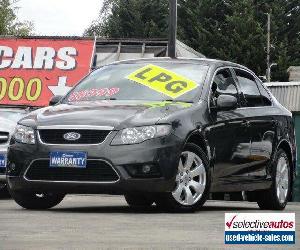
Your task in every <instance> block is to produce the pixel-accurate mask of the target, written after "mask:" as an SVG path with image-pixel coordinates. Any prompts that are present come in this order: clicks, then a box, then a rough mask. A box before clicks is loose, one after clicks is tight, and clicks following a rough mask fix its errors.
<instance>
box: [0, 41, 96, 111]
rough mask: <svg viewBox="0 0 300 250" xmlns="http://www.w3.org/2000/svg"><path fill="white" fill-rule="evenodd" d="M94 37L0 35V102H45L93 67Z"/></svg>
mask: <svg viewBox="0 0 300 250" xmlns="http://www.w3.org/2000/svg"><path fill="white" fill-rule="evenodd" d="M93 48H94V41H93V40H62V39H6V38H3V39H2V38H0V104H10V105H31V106H46V105H48V103H49V100H50V99H51V97H52V96H54V95H64V94H66V92H67V91H68V90H69V89H70V88H71V87H72V86H74V85H75V84H76V83H77V82H78V81H79V80H80V79H82V78H83V77H84V76H85V75H86V74H87V73H89V71H90V66H91V61H92V56H93Z"/></svg>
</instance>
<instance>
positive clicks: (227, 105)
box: [217, 95, 238, 111]
mask: <svg viewBox="0 0 300 250" xmlns="http://www.w3.org/2000/svg"><path fill="white" fill-rule="evenodd" d="M237 104H238V102H237V99H236V97H234V96H232V95H220V96H219V97H218V99H217V109H218V110H223V111H226V110H233V109H236V108H237Z"/></svg>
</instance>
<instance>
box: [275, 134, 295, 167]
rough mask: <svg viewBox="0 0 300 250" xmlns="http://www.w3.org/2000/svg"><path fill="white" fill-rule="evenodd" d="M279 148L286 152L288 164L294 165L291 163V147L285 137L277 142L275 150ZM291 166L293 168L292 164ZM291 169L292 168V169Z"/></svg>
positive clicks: (292, 160)
mask: <svg viewBox="0 0 300 250" xmlns="http://www.w3.org/2000/svg"><path fill="white" fill-rule="evenodd" d="M279 149H283V150H284V151H285V152H286V154H287V156H288V158H289V161H290V164H291V165H292V166H293V165H294V164H293V162H294V159H293V153H292V147H291V145H290V143H289V142H288V141H287V140H285V139H284V140H281V141H280V142H279V143H278V146H277V151H278V150H279ZM293 168H294V166H293ZM293 170H294V169H293Z"/></svg>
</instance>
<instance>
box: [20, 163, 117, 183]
mask: <svg viewBox="0 0 300 250" xmlns="http://www.w3.org/2000/svg"><path fill="white" fill-rule="evenodd" d="M25 177H26V178H27V179H28V180H31V181H78V182H115V181H117V180H118V179H119V176H118V175H117V173H116V172H115V171H114V170H113V168H112V167H111V166H110V165H109V164H107V163H106V162H104V161H96V160H88V161H87V167H86V168H50V167H49V160H37V161H34V162H33V163H32V164H31V166H30V167H29V169H28V170H27V172H26V174H25Z"/></svg>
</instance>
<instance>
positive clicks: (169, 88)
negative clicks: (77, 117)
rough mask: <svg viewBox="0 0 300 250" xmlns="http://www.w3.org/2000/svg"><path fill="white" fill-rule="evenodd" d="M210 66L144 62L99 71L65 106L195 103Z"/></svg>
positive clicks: (109, 67) (73, 92)
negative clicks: (113, 102)
mask: <svg viewBox="0 0 300 250" xmlns="http://www.w3.org/2000/svg"><path fill="white" fill-rule="evenodd" d="M207 70H208V66H207V65H202V64H199V63H182V62H181V63H167V62H150V63H149V62H141V63H123V64H115V65H108V66H104V67H102V68H100V69H98V70H95V71H94V72H92V73H91V74H90V75H88V76H87V77H86V78H85V79H83V80H82V81H81V82H80V83H79V84H78V85H77V86H75V87H74V88H73V90H71V92H69V93H68V95H67V96H66V97H65V98H64V100H63V102H64V103H72V102H82V101H84V102H86V101H98V100H150V101H152V100H153V101H164V100H168V101H173V100H174V101H181V102H193V101H195V98H196V97H198V96H199V94H200V90H201V89H202V86H203V84H204V80H205V77H206V73H207Z"/></svg>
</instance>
